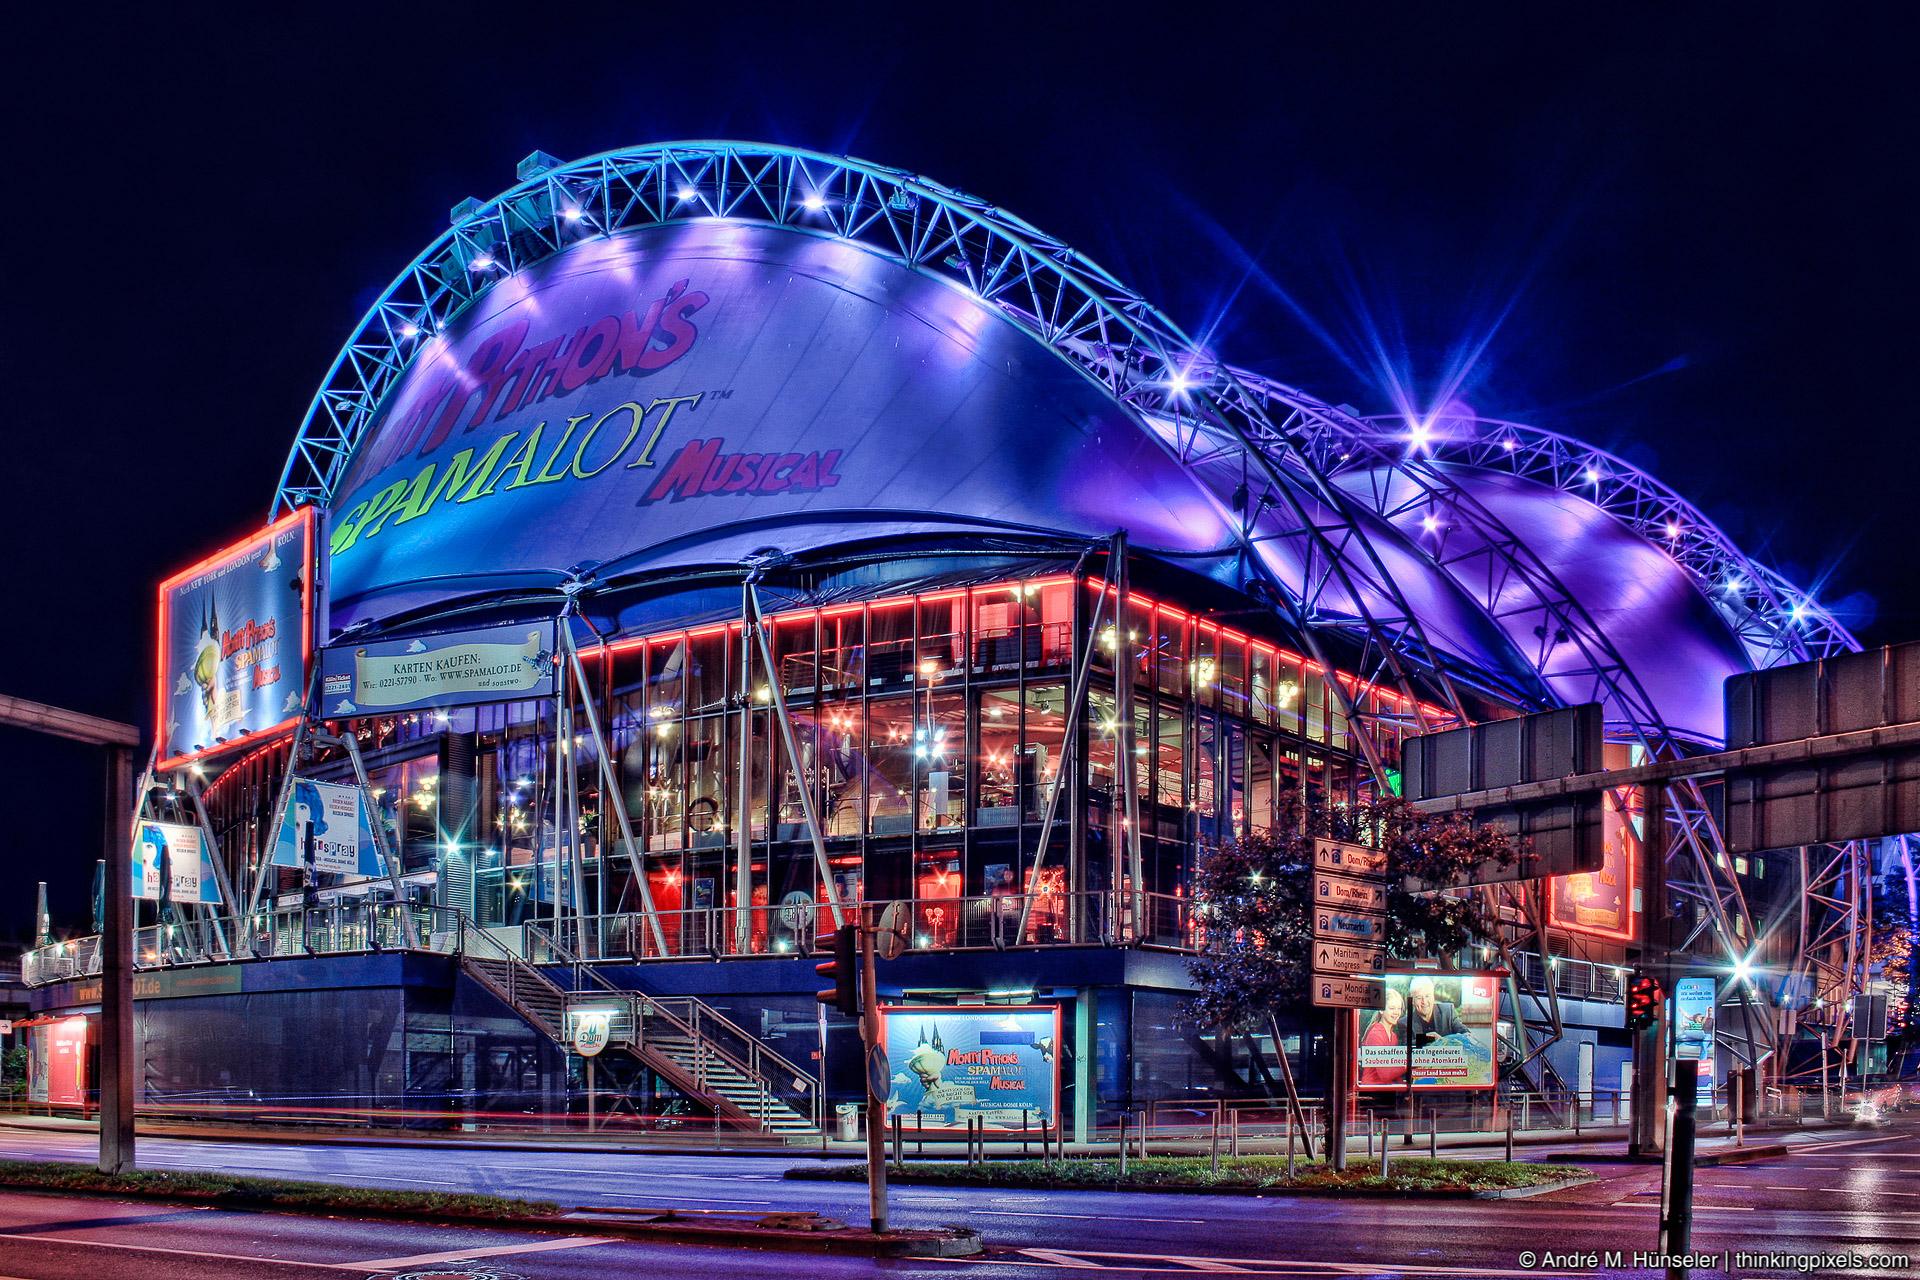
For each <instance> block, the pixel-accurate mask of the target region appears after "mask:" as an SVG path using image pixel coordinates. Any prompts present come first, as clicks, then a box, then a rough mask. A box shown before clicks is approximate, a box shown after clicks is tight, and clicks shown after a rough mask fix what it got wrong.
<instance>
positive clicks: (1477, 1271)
mask: <svg viewBox="0 0 1920 1280" xmlns="http://www.w3.org/2000/svg"><path fill="white" fill-rule="evenodd" d="M1012 1252H1013V1253H1018V1254H1023V1255H1025V1256H1027V1257H1030V1258H1040V1259H1043V1261H1042V1262H1041V1264H1040V1265H1042V1266H1055V1267H1069V1268H1073V1269H1075V1270H1082V1269H1086V1270H1100V1271H1184V1272H1189V1273H1190V1272H1192V1271H1232V1272H1241V1273H1243V1274H1244V1273H1254V1274H1260V1275H1273V1274H1276V1272H1274V1271H1273V1270H1272V1269H1273V1268H1276V1267H1297V1268H1301V1270H1299V1271H1295V1272H1279V1273H1277V1274H1282V1275H1287V1274H1295V1275H1335V1276H1346V1275H1352V1276H1366V1275H1378V1274H1379V1273H1380V1272H1381V1271H1382V1270H1383V1268H1382V1267H1381V1266H1380V1265H1379V1264H1378V1263H1372V1262H1333V1261H1320V1260H1314V1259H1280V1258H1202V1257H1194V1256H1193V1255H1191V1254H1180V1253H1101V1252H1096V1251H1094V1250H1091V1249H1016V1250H1013V1251H1012ZM1092 1259H1101V1261H1092ZM1106 1259H1112V1260H1113V1261H1112V1262H1108V1261H1105V1260H1106ZM943 1261H944V1259H943ZM952 1261H955V1262H959V1261H963V1259H959V1258H955V1259H952ZM964 1261H969V1262H985V1263H988V1264H992V1263H1000V1264H1002V1265H1005V1264H1007V1263H1010V1262H1011V1263H1014V1264H1015V1265H1026V1266H1032V1265H1033V1264H1032V1263H1025V1264H1022V1263H1020V1262H1018V1260H1017V1259H1015V1258H1014V1257H1012V1256H1011V1254H1002V1255H999V1256H996V1257H993V1258H985V1259H964ZM1143 1263H1147V1264H1151V1263H1164V1264H1168V1265H1164V1266H1151V1265H1141V1264H1143ZM1256 1268H1258V1269H1259V1270H1258V1271H1257V1272H1256V1271H1255V1269H1256ZM1391 1270H1392V1272H1393V1274H1395V1275H1421V1276H1515V1277H1518V1276H1575V1275H1584V1274H1590V1273H1586V1272H1578V1271H1507V1270H1500V1269H1497V1268H1486V1267H1472V1268H1468V1267H1448V1266H1431V1265H1427V1266H1423V1265H1418V1264H1409V1263H1396V1264H1394V1265H1393V1267H1392V1268H1391Z"/></svg>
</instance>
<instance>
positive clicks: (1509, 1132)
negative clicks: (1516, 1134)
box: [1507, 1107, 1513, 1164]
mask: <svg viewBox="0 0 1920 1280" xmlns="http://www.w3.org/2000/svg"><path fill="white" fill-rule="evenodd" d="M1507 1163H1508V1164H1512V1163H1513V1108H1512V1107H1508V1108H1507Z"/></svg>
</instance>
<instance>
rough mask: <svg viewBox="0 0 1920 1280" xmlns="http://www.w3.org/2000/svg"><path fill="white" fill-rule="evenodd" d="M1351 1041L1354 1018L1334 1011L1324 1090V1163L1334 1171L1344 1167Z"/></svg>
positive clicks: (1351, 1052)
mask: <svg viewBox="0 0 1920 1280" xmlns="http://www.w3.org/2000/svg"><path fill="white" fill-rule="evenodd" d="M1409 1025H1411V1019H1409ZM1352 1038H1353V1019H1352V1018H1350V1017H1348V1016H1347V1011H1346V1010H1345V1009H1336V1010H1334V1014H1333V1081H1332V1088H1330V1089H1328V1090H1327V1110H1328V1114H1327V1162H1328V1164H1329V1165H1331V1166H1332V1168H1333V1169H1334V1170H1336V1171H1340V1170H1344V1169H1345V1168H1346V1167H1347V1103H1348V1092H1347V1064H1348V1063H1349V1062H1351V1061H1352V1060H1353V1046H1352ZM1408 1083H1409V1084H1411V1083H1412V1082H1411V1080H1409V1082H1408ZM1409 1092H1411V1091H1409Z"/></svg>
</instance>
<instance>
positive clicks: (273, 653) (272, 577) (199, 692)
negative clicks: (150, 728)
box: [154, 507, 314, 770]
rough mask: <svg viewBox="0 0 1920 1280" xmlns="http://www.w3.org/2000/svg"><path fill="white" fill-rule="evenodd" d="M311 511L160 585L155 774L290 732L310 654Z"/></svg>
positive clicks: (303, 511)
mask: <svg viewBox="0 0 1920 1280" xmlns="http://www.w3.org/2000/svg"><path fill="white" fill-rule="evenodd" d="M313 553H314V512H313V508H311V507H302V508H301V509H300V510H298V511H295V512H294V513H293V514H291V515H289V516H286V517H284V518H283V519H281V520H278V521H276V522H275V523H273V524H272V525H270V526H268V527H267V528H266V529H263V530H262V531H260V532H259V533H256V534H254V535H253V536H252V537H250V538H248V539H246V540H245V541H243V542H237V543H235V544H233V545H232V546H230V547H227V548H225V549H223V550H221V551H217V552H215V553H214V554H213V555H211V556H209V557H208V558H207V559H205V560H202V561H201V562H200V563H199V564H197V565H195V566H193V567H192V568H191V569H187V570H185V571H184V572H181V573H177V574H175V575H174V576H173V577H171V578H168V579H167V580H166V581H165V582H163V583H161V584H160V652H159V664H160V666H159V671H158V673H157V678H158V682H159V683H158V686H157V688H156V694H157V715H156V717H155V720H154V723H155V725H156V733H157V735H158V737H159V739H160V755H161V757H162V759H161V760H160V762H159V766H158V767H159V768H161V769H163V770H164V769H171V768H175V767H177V766H179V765H182V764H185V763H186V762H187V761H189V760H191V759H194V758H195V757H197V756H202V755H206V754H208V753H209V752H213V751H217V750H219V749H220V748H221V747H223V746H227V745H231V744H236V743H238V742H239V741H240V740H241V739H243V738H246V737H249V736H251V735H255V734H263V733H271V732H273V731H275V730H279V729H283V728H287V727H289V726H290V725H291V724H292V722H293V721H294V720H296V719H297V718H298V717H299V715H300V704H301V700H302V699H303V698H305V696H306V689H307V663H308V660H309V658H310V657H311V656H312V637H313V574H312V573H311V572H309V566H310V565H311V564H312V563H313Z"/></svg>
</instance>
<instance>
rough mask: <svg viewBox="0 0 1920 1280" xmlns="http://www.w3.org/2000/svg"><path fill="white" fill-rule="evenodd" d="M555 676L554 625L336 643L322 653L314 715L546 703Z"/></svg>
mask: <svg viewBox="0 0 1920 1280" xmlns="http://www.w3.org/2000/svg"><path fill="white" fill-rule="evenodd" d="M553 672H554V637H553V624H552V623H539V624H536V625H531V626H529V625H524V624H523V625H517V626H510V627H488V628H486V629H484V630H479V631H462V632H458V633H455V634H452V635H438V636H419V637H417V638H414V639H411V640H389V641H386V642H385V643H374V644H357V645H356V644H347V645H335V646H333V647H332V648H329V649H323V650H321V653H320V714H321V715H323V716H353V715H360V714H363V713H365V712H368V711H409V710H415V709H418V708H421V707H458V706H466V705H469V704H472V703H478V702H503V701H507V700H509V699H515V698H545V697H550V696H552V694H553Z"/></svg>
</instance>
